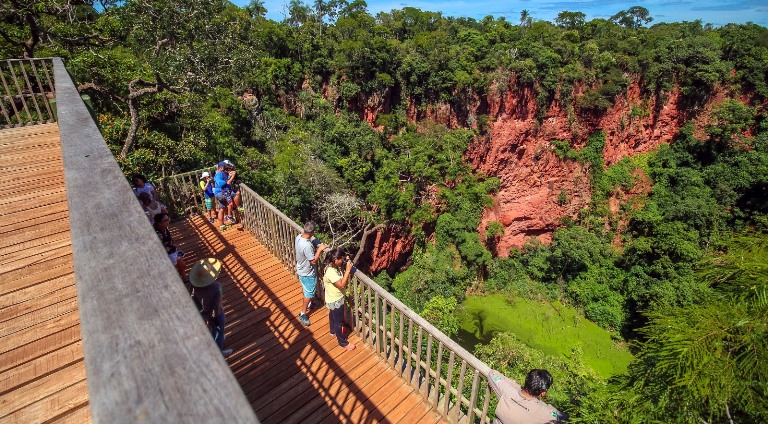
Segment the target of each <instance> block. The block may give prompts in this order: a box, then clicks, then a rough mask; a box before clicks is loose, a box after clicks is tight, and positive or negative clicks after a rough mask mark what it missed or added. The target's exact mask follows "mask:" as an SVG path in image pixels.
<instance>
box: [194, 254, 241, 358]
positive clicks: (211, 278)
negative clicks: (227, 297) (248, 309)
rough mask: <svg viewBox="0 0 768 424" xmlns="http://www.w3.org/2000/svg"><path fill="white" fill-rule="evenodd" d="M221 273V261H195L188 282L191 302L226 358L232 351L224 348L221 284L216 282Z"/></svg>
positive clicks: (207, 259) (206, 259)
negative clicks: (190, 288) (190, 290)
mask: <svg viewBox="0 0 768 424" xmlns="http://www.w3.org/2000/svg"><path fill="white" fill-rule="evenodd" d="M220 271H221V261H220V260H218V259H216V258H205V259H201V260H199V261H197V262H196V263H195V264H194V265H193V266H192V269H191V270H190V271H189V282H190V284H191V285H192V300H194V301H195V305H196V306H197V307H198V309H199V310H200V315H202V317H203V320H205V325H207V326H208V328H209V329H210V330H211V334H212V335H213V340H215V341H216V344H217V345H218V346H219V349H220V350H221V353H222V354H223V355H224V356H228V355H230V354H231V353H232V349H225V348H224V323H225V319H224V308H222V306H221V292H222V288H221V283H220V282H218V281H217V280H216V278H218V276H219V272H220Z"/></svg>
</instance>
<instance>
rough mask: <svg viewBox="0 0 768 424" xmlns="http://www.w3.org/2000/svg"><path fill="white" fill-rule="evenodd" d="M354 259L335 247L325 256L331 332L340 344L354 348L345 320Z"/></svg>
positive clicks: (325, 281)
mask: <svg viewBox="0 0 768 424" xmlns="http://www.w3.org/2000/svg"><path fill="white" fill-rule="evenodd" d="M353 269H354V267H353V266H352V261H351V260H349V257H348V256H347V255H346V253H344V250H343V249H333V250H331V251H330V252H328V255H327V256H326V257H325V274H323V287H325V306H326V307H327V308H328V319H329V320H330V324H331V334H333V335H335V336H336V339H337V340H338V341H339V346H341V347H343V348H344V349H347V350H354V349H355V345H354V344H353V343H350V342H349V340H347V337H349V324H347V323H346V322H345V321H344V301H345V300H346V296H345V294H344V293H345V292H346V288H347V284H349V280H350V278H351V276H352V274H353V273H354V271H353Z"/></svg>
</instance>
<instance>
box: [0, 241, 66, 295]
mask: <svg viewBox="0 0 768 424" xmlns="http://www.w3.org/2000/svg"><path fill="white" fill-rule="evenodd" d="M73 273H74V268H73V266H72V254H71V253H70V252H66V251H64V252H63V253H62V254H61V255H60V256H55V257H50V258H47V259H46V260H43V261H40V262H38V263H35V264H32V265H29V266H26V267H21V268H18V269H16V270H13V271H8V272H6V273H5V274H3V277H4V278H7V280H6V281H3V282H2V283H1V284H0V296H5V295H7V294H10V293H13V292H14V291H17V290H24V289H27V288H29V287H33V286H35V285H37V284H40V283H42V282H45V281H48V280H51V279H54V278H59V277H62V276H64V275H67V274H73Z"/></svg>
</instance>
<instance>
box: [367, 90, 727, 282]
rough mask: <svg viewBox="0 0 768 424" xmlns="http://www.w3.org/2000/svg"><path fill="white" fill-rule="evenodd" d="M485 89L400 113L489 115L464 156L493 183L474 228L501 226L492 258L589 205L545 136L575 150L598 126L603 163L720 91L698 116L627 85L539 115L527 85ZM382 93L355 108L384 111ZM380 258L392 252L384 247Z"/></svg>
mask: <svg viewBox="0 0 768 424" xmlns="http://www.w3.org/2000/svg"><path fill="white" fill-rule="evenodd" d="M581 91H582V89H581V87H576V88H575V89H574V98H578V97H579V95H580V94H581ZM489 93H491V94H489V95H487V96H485V97H482V98H480V97H478V96H476V95H469V96H466V95H465V96H464V99H463V102H452V103H451V104H446V103H440V104H437V105H430V106H428V107H425V108H417V107H416V106H417V105H414V104H412V102H409V108H408V117H409V119H411V120H413V121H418V120H422V119H427V120H434V121H437V122H440V123H442V124H445V125H447V126H449V127H452V128H455V127H460V126H471V125H473V123H474V120H475V118H476V117H477V116H478V115H483V114H487V115H488V116H489V118H490V131H489V133H488V135H486V136H483V137H478V139H476V140H475V142H474V143H473V144H472V145H471V146H470V147H469V148H468V150H467V152H466V154H465V157H466V160H467V161H468V162H469V163H470V164H471V165H472V166H473V167H474V169H475V170H477V171H481V172H483V173H485V174H486V175H488V176H495V177H497V178H499V179H500V181H501V186H500V189H499V192H498V193H497V194H496V195H495V203H494V205H493V206H492V207H490V208H488V209H486V210H485V211H484V213H483V216H482V221H481V224H480V226H479V228H478V230H479V231H480V233H481V234H484V233H485V228H486V226H487V225H488V223H489V222H491V221H499V222H501V223H502V224H503V226H504V235H503V236H501V238H500V240H499V241H498V244H497V245H496V250H497V252H496V253H497V254H499V255H500V256H506V255H508V254H509V250H510V249H511V248H513V247H519V246H522V245H523V243H524V242H525V240H526V239H527V238H529V237H537V238H539V239H540V240H541V241H543V242H549V241H550V240H551V235H552V232H553V231H554V230H555V229H556V228H557V227H558V226H559V225H560V222H561V220H562V219H563V217H567V216H568V217H576V215H577V213H578V211H579V210H580V209H582V208H584V207H586V206H587V205H588V204H589V201H590V187H589V178H588V175H589V174H588V172H589V170H588V169H587V168H586V165H583V164H579V163H577V162H575V161H563V160H560V159H558V158H557V156H555V154H554V152H553V146H552V140H561V141H566V142H568V143H570V144H571V146H572V147H574V148H576V149H578V148H580V147H582V146H583V145H584V144H585V143H586V140H587V138H588V137H589V135H591V134H592V133H594V132H595V131H597V130H603V131H604V132H605V134H606V144H605V149H604V151H603V156H604V158H605V163H606V165H607V166H610V165H612V164H615V163H616V162H618V161H620V160H621V159H622V158H624V157H625V156H631V155H636V154H639V153H644V152H648V151H650V150H652V149H654V148H656V147H657V146H659V144H661V143H665V142H669V141H671V140H672V137H673V136H674V135H675V134H676V133H677V132H678V130H679V129H680V127H681V126H682V125H683V124H684V123H685V122H687V121H688V120H694V122H697V121H700V120H701V119H703V117H706V116H708V112H709V111H710V110H711V108H712V105H713V104H717V103H719V102H720V101H722V99H723V98H724V92H723V91H716V93H715V94H714V96H713V97H712V100H711V101H710V102H709V103H708V104H707V105H705V106H704V107H703V108H701V109H700V112H699V114H698V115H693V116H692V115H691V114H690V113H686V112H685V110H684V106H683V105H682V104H681V102H682V98H681V96H680V93H679V92H677V91H673V92H671V93H667V94H666V95H665V96H664V97H663V98H656V97H654V96H652V97H651V98H645V99H644V98H642V97H641V93H640V88H639V86H638V85H637V84H636V83H635V84H631V85H630V86H629V88H628V90H627V93H626V94H623V95H620V96H618V97H617V98H616V100H615V103H614V105H613V106H612V107H611V108H609V109H608V110H606V111H604V112H602V113H597V114H596V113H593V112H590V111H580V110H578V108H570V110H566V108H565V107H564V105H562V104H560V103H559V102H558V101H557V100H556V101H555V102H554V103H552V104H551V105H549V107H548V109H547V112H546V114H545V116H544V117H543V118H542V119H540V120H539V119H537V118H536V113H537V105H536V93H535V90H534V89H533V88H532V87H530V86H521V85H518V84H516V83H515V81H514V80H513V81H510V82H509V83H508V84H507V85H506V86H503V87H492V88H491V89H490V90H489ZM386 98H387V96H386V95H385V96H381V97H378V98H376V99H371V100H369V101H368V102H367V103H366V104H365V105H364V106H363V107H362V108H361V109H362V110H361V111H360V116H361V118H364V119H366V120H367V121H368V122H370V123H371V124H373V122H374V121H375V118H376V116H377V115H378V114H379V113H387V112H388V106H387V105H388V102H387V101H386ZM574 103H576V102H574ZM699 128H701V125H699ZM386 256H388V257H392V255H391V253H389V254H387V255H386ZM373 262H375V263H377V264H378V266H377V268H379V269H382V268H386V267H388V266H389V265H391V264H385V263H382V262H381V261H380V258H377V257H376V256H375V255H374V258H373ZM384 262H386V261H384Z"/></svg>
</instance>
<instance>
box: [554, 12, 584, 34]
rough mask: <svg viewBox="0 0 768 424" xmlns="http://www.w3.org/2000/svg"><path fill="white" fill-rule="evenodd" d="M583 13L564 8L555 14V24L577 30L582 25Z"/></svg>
mask: <svg viewBox="0 0 768 424" xmlns="http://www.w3.org/2000/svg"><path fill="white" fill-rule="evenodd" d="M586 17H587V15H585V14H584V13H583V12H569V11H567V10H564V11H562V12H560V13H558V14H557V18H555V24H557V26H559V27H560V28H565V29H569V30H571V29H575V30H579V29H581V28H583V27H584V22H585V20H584V19H585V18H586Z"/></svg>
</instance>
